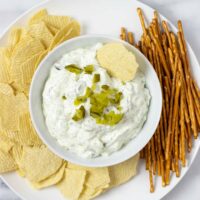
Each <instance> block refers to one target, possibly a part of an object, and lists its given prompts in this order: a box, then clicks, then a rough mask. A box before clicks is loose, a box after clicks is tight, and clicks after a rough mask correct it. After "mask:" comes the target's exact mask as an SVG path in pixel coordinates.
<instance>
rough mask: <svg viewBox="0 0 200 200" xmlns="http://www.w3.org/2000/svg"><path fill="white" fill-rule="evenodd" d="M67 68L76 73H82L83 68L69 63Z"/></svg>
mask: <svg viewBox="0 0 200 200" xmlns="http://www.w3.org/2000/svg"><path fill="white" fill-rule="evenodd" d="M65 69H66V70H68V71H70V72H72V73H75V74H80V73H81V72H82V69H81V68H79V67H78V66H77V65H75V64H71V65H67V66H65Z"/></svg>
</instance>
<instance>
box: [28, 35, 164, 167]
mask: <svg viewBox="0 0 200 200" xmlns="http://www.w3.org/2000/svg"><path fill="white" fill-rule="evenodd" d="M89 38H102V39H106V40H110V41H113V42H119V43H121V44H124V45H125V46H128V47H129V48H132V49H134V51H136V52H137V53H138V54H139V56H140V57H142V59H143V60H145V62H147V63H148V65H149V66H151V68H152V70H153V73H154V74H155V76H156V79H157V83H158V88H159V89H158V90H157V91H158V93H159V96H158V99H159V105H158V106H159V108H158V109H159V115H158V116H157V120H156V125H155V126H154V128H153V129H152V130H151V132H152V134H150V136H148V139H147V140H146V142H145V143H143V144H142V145H141V146H142V147H141V148H140V149H139V150H138V151H137V152H135V153H134V154H133V153H132V154H128V155H126V156H124V157H123V158H121V159H116V160H115V161H113V162H112V161H110V160H111V159H109V162H108V163H98V164H97V163H96V162H95V163H93V162H92V161H93V159H84V158H81V157H80V156H77V157H79V158H80V159H84V160H85V161H86V163H87V164H86V163H85V162H79V161H76V159H75V160H73V159H71V158H68V157H67V156H66V155H64V153H60V152H58V151H57V150H56V149H55V148H54V147H53V145H51V144H50V143H49V142H48V141H47V140H46V139H45V137H44V136H43V133H41V131H40V130H39V128H38V124H37V123H36V120H35V118H34V114H33V107H34V104H35V103H34V101H33V98H32V94H33V88H34V83H35V82H36V81H37V74H38V73H39V72H40V68H41V67H42V66H43V65H44V63H45V62H46V61H47V60H48V59H49V58H50V57H52V55H54V54H56V52H57V51H58V50H59V49H62V48H63V46H65V45H67V44H70V43H72V42H74V41H77V40H81V39H89ZM80 48H81V46H80ZM75 49H76V48H75ZM136 59H137V58H136ZM50 69H51V68H49V70H50ZM49 70H48V71H49ZM162 104H163V98H162V90H161V85H160V81H159V79H158V76H157V74H156V72H155V69H154V68H153V66H152V64H151V63H150V62H149V60H148V59H147V58H146V57H145V56H144V55H143V54H142V53H141V52H140V51H139V50H138V49H137V48H136V47H134V46H133V45H130V44H129V43H128V42H126V41H123V40H121V39H118V38H115V37H112V36H108V35H103V34H86V35H81V36H78V37H75V38H72V39H69V40H67V41H65V42H63V43H62V44H60V45H58V46H57V47H56V48H54V49H53V50H51V51H50V52H49V53H48V54H47V56H46V57H45V58H44V59H43V60H42V61H41V62H40V64H39V65H38V67H37V69H36V71H35V73H34V75H33V77H32V81H31V85H30V90H29V112H30V116H31V121H32V124H33V126H34V128H35V130H36V133H37V134H38V136H39V137H40V139H41V140H42V142H43V143H44V144H45V145H46V146H47V147H48V148H49V149H50V150H51V151H52V152H53V153H55V154H56V155H57V156H59V157H61V158H62V159H64V160H67V161H69V162H72V163H75V164H78V165H82V166H87V167H108V166H112V165H115V164H119V163H121V162H124V161H126V160H128V159H129V158H131V157H133V156H134V155H136V154H137V153H139V151H140V150H141V149H142V148H144V146H145V145H146V144H147V143H148V142H149V141H150V139H151V137H152V136H153V134H154V132H155V130H156V128H157V126H158V124H159V121H160V116H161V112H162ZM149 106H151V102H150V105H149ZM148 112H149V110H148ZM147 119H148V114H147ZM147 119H146V120H145V122H144V124H145V123H146V121H147ZM45 126H46V124H45ZM47 129H48V128H47ZM142 129H143V128H142ZM142 129H141V130H142ZM141 130H140V132H141ZM140 132H139V133H138V134H137V135H139V134H140ZM48 134H49V137H52V136H51V135H50V133H48ZM136 137H137V136H136ZM52 138H53V137H52ZM54 139H55V138H54ZM133 139H134V138H133ZM133 139H130V141H131V140H133ZM55 140H56V139H55ZM130 141H129V142H130ZM129 142H128V143H129ZM56 143H57V144H58V142H57V141H56ZM128 143H127V144H128ZM127 144H126V146H127ZM58 146H60V147H61V148H62V149H63V150H65V151H67V150H66V149H64V147H63V146H61V145H60V144H58ZM126 146H125V147H123V149H125V148H126ZM120 150H121V149H119V150H118V151H120ZM118 151H117V152H118ZM111 156H112V154H111V155H109V156H108V157H111ZM101 157H102V156H100V158H101ZM102 158H103V157H102ZM87 161H91V162H90V164H88V162H87Z"/></svg>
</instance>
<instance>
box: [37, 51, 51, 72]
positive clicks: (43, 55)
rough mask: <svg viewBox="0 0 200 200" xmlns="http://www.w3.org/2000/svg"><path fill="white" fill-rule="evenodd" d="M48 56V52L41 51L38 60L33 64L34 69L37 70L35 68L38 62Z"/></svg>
mask: <svg viewBox="0 0 200 200" xmlns="http://www.w3.org/2000/svg"><path fill="white" fill-rule="evenodd" d="M47 54H48V50H46V51H43V52H42V53H41V54H40V57H39V59H38V60H37V62H36V64H35V69H37V67H38V66H39V64H40V62H41V61H42V60H43V59H44V58H45V56H47Z"/></svg>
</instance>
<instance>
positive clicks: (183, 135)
mask: <svg viewBox="0 0 200 200" xmlns="http://www.w3.org/2000/svg"><path fill="white" fill-rule="evenodd" d="M184 109H185V106H184V98H183V92H182V93H181V105H180V126H181V161H182V166H183V167H185V164H186V161H185V122H184Z"/></svg>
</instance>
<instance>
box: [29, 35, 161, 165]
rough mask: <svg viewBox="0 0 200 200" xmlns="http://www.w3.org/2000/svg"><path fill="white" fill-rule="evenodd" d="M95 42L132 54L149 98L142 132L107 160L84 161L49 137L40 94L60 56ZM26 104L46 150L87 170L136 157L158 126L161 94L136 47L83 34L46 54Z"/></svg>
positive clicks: (104, 37) (103, 158)
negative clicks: (118, 46)
mask: <svg viewBox="0 0 200 200" xmlns="http://www.w3.org/2000/svg"><path fill="white" fill-rule="evenodd" d="M97 42H101V43H108V42H119V43H122V44H123V45H124V46H126V48H127V49H129V50H130V51H132V52H133V53H134V54H135V56H136V59H137V62H138V63H139V67H140V69H141V70H142V71H143V72H144V74H145V77H146V83H147V87H148V88H149V90H150V93H151V97H152V98H151V103H150V107H149V112H148V116H147V120H146V122H145V124H144V126H143V128H142V130H141V131H140V132H139V134H138V135H137V136H136V137H135V138H134V139H133V140H131V141H130V142H129V143H128V144H127V145H125V146H124V147H123V148H122V149H121V150H119V151H117V152H115V153H113V154H111V155H109V156H108V157H97V158H94V159H84V158H81V157H79V156H77V155H75V154H74V153H71V152H69V151H67V150H66V149H65V148H64V147H62V146H60V145H59V144H58V143H57V141H56V139H55V138H53V137H52V136H51V135H50V133H49V131H48V129H47V126H46V123H45V118H44V115H43V110H42V92H43V89H44V85H45V82H46V80H47V79H48V77H49V73H50V69H51V67H52V66H53V64H54V63H55V62H56V61H57V60H59V59H60V58H61V57H62V55H63V54H65V53H67V52H69V51H72V50H74V49H77V48H80V47H87V46H92V45H94V44H96V43H97ZM29 101H30V102H29V106H30V113H31V119H32V122H33V125H34V127H35V129H36V131H37V133H38V135H39V136H40V138H41V139H42V141H43V142H44V143H45V144H46V145H47V146H48V147H49V149H50V150H52V151H53V152H54V153H55V154H57V155H58V156H60V157H62V158H63V159H65V160H67V161H70V162H72V163H76V164H79V165H84V166H90V167H103V166H110V165H114V164H117V163H120V162H123V161H125V160H127V159H129V158H130V157H132V156H134V155H135V154H137V153H138V152H139V151H140V150H141V149H142V148H143V147H144V146H145V145H146V144H147V143H148V141H149V140H150V139H151V137H152V136H153V134H154V132H155V130H156V127H157V125H158V123H159V119H160V115H161V108H162V93H161V88H160V83H159V80H158V77H157V75H156V73H155V71H154V69H153V67H152V65H151V64H150V63H149V61H148V60H147V59H146V58H145V56H144V55H143V54H141V53H140V52H139V51H138V50H137V49H136V48H135V47H133V46H131V45H130V44H128V43H127V42H124V41H122V40H119V39H115V38H111V37H107V36H102V35H85V36H80V37H76V38H74V39H71V40H68V41H66V42H65V43H63V44H61V45H60V46H58V47H57V48H56V49H54V50H53V51H52V52H51V53H49V55H48V56H47V57H46V58H45V59H44V60H43V61H42V62H41V64H40V65H39V67H38V69H37V70H36V72H35V74H34V77H33V79H32V83H31V88H30V98H29ZM38 156H39V155H38Z"/></svg>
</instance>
